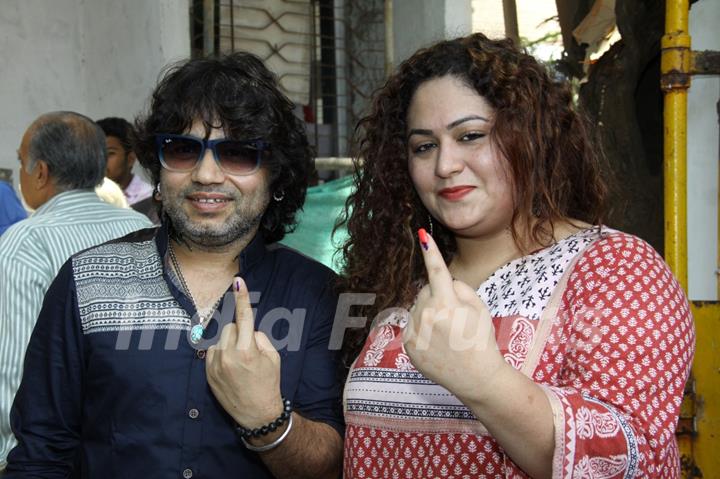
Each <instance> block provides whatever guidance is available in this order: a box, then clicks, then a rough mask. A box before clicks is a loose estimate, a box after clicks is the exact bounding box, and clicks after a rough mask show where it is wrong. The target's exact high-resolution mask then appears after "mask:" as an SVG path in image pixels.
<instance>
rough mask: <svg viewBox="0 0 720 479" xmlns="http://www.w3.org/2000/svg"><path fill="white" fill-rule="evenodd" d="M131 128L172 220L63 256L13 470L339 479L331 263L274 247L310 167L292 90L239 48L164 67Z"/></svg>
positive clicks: (46, 310)
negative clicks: (64, 260) (148, 102)
mask: <svg viewBox="0 0 720 479" xmlns="http://www.w3.org/2000/svg"><path fill="white" fill-rule="evenodd" d="M137 125H138V131H137V134H136V138H135V142H134V147H135V152H136V153H137V155H138V158H139V161H140V162H141V164H142V165H143V166H144V167H145V168H146V169H147V171H148V172H149V174H150V177H151V178H152V181H153V183H154V184H155V185H156V197H157V198H158V199H159V201H160V203H161V205H162V209H161V226H160V227H159V228H157V229H148V230H143V231H141V232H138V233H136V234H133V235H129V236H127V237H125V238H123V239H121V240H118V241H114V242H111V243H107V244H105V245H102V246H99V247H96V248H92V249H90V250H87V251H85V252H83V253H80V254H78V255H76V256H74V257H73V258H72V260H71V261H70V262H68V263H66V264H65V266H64V267H63V268H62V270H61V271H60V273H59V275H58V277H57V279H56V280H55V282H54V284H53V285H52V286H51V288H50V290H49V291H48V294H47V296H46V299H45V303H44V306H43V310H42V312H41V313H40V318H39V320H38V324H37V326H36V328H35V331H34V333H33V338H32V340H31V342H30V346H29V349H28V354H27V356H26V363H25V368H26V371H31V372H32V374H29V373H28V374H26V375H25V376H24V377H23V381H22V384H21V387H20V391H19V393H18V395H17V398H16V401H15V404H14V406H13V411H12V423H13V431H14V433H15V435H16V437H17V438H18V442H19V445H18V447H17V448H15V449H14V450H13V451H12V452H11V453H10V456H9V465H8V469H7V472H6V477H5V478H4V479H7V478H15V477H29V476H31V475H32V477H67V475H68V474H70V473H71V472H72V473H73V474H75V475H78V476H82V477H90V478H94V477H101V476H102V477H103V479H105V478H114V477H162V478H165V477H167V478H176V477H182V478H184V479H190V478H192V477H210V478H220V477H253V478H263V477H273V476H274V477H313V478H316V477H328V478H330V477H338V475H339V473H340V464H341V459H342V458H341V453H342V439H341V438H342V434H343V426H342V419H341V410H340V387H339V384H338V377H337V373H338V369H339V368H338V367H337V351H334V350H331V349H330V348H329V344H328V343H329V338H330V332H331V329H332V321H333V317H334V314H335V307H336V303H337V298H336V296H335V294H334V293H333V284H332V283H333V280H334V278H333V274H332V272H331V271H330V270H329V269H327V268H325V267H324V266H322V265H320V264H319V263H316V262H314V261H312V260H310V259H308V258H306V257H304V256H302V255H300V254H298V253H296V252H294V251H292V250H289V249H287V248H284V247H280V246H277V245H276V244H275V243H276V242H277V241H279V240H280V239H282V237H283V236H284V234H285V232H286V231H288V230H290V229H291V228H292V226H293V224H294V217H295V213H296V211H297V210H298V209H299V208H300V207H301V206H302V204H303V201H304V197H305V191H306V187H307V182H308V178H309V177H310V174H311V171H312V155H311V150H310V148H309V146H308V142H307V138H306V136H305V132H304V125H303V124H302V122H300V121H299V120H298V119H297V118H296V117H295V116H294V115H293V105H292V103H291V102H290V101H289V100H288V99H287V98H286V97H285V96H284V95H282V93H280V91H279V90H278V86H277V81H276V79H275V77H274V76H273V75H272V74H271V73H270V72H269V71H268V70H267V69H266V68H265V66H264V65H263V64H262V62H261V61H260V60H259V59H257V58H256V57H254V56H252V55H250V54H246V53H235V54H232V55H229V56H225V57H220V58H214V59H198V60H190V61H187V62H184V63H182V64H179V65H176V66H174V67H173V68H171V69H170V70H168V71H167V72H166V74H165V76H164V77H163V79H162V80H161V81H160V83H159V85H158V86H157V88H156V90H155V92H154V94H153V97H152V104H151V106H150V110H149V112H148V114H147V115H146V116H145V117H144V118H141V119H140V120H139V121H138V122H137Z"/></svg>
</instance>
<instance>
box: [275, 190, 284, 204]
mask: <svg viewBox="0 0 720 479" xmlns="http://www.w3.org/2000/svg"><path fill="white" fill-rule="evenodd" d="M273 199H274V200H275V201H277V202H278V203H280V202H281V201H282V200H284V199H285V192H284V191H283V190H280V191H279V192H278V191H276V192H275V193H273Z"/></svg>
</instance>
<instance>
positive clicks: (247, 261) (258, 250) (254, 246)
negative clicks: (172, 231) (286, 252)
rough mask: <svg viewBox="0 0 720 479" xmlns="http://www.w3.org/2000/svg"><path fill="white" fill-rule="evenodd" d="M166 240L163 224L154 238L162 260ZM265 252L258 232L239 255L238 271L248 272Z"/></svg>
mask: <svg viewBox="0 0 720 479" xmlns="http://www.w3.org/2000/svg"><path fill="white" fill-rule="evenodd" d="M168 239H169V236H168V225H167V224H166V223H165V222H163V223H162V225H161V226H160V228H159V229H158V232H157V236H156V237H155V244H156V245H157V248H158V253H160V257H161V258H164V257H165V254H166V253H167V248H168ZM265 252H266V248H265V240H264V239H263V237H262V233H261V232H260V231H258V232H257V233H256V234H255V237H254V238H253V239H252V241H250V243H249V244H248V245H247V246H245V248H244V249H243V250H242V252H241V253H240V257H239V258H238V260H239V261H238V271H239V272H240V273H244V272H247V271H250V269H251V268H252V267H253V266H255V265H256V264H257V263H259V262H260V261H261V260H262V259H263V257H264V256H265Z"/></svg>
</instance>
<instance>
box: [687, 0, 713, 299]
mask: <svg viewBox="0 0 720 479" xmlns="http://www.w3.org/2000/svg"><path fill="white" fill-rule="evenodd" d="M718 25H720V2H718V1H717V0H700V1H699V2H697V3H695V4H694V5H693V6H692V8H691V9H690V35H691V36H692V49H693V50H720V36H718V32H717V31H718ZM718 101H720V77H718V76H717V75H716V76H706V77H701V76H695V77H693V79H692V86H691V87H690V91H689V94H688V202H687V205H688V283H689V284H688V286H689V287H688V289H689V291H688V293H689V294H688V296H689V297H690V299H695V300H717V299H718V295H717V275H716V271H717V268H718V173H719V172H718V163H719V162H720V158H719V155H720V138H719V137H718V112H717V110H716V108H717V102H718Z"/></svg>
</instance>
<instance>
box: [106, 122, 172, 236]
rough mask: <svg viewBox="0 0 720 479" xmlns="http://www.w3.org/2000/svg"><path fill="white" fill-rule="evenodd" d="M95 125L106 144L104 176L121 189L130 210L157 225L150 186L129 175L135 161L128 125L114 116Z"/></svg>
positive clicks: (130, 127)
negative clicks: (103, 133)
mask: <svg viewBox="0 0 720 479" xmlns="http://www.w3.org/2000/svg"><path fill="white" fill-rule="evenodd" d="M96 123H97V124H98V125H100V128H102V130H103V131H104V132H105V137H106V142H107V157H108V162H107V173H106V174H105V175H106V176H107V177H108V178H110V179H111V180H113V181H114V182H115V183H117V184H118V185H119V186H120V188H122V190H123V193H125V197H127V200H128V204H129V205H130V207H131V208H133V209H134V210H136V211H139V212H140V213H142V214H144V215H146V216H147V217H148V218H150V220H152V222H153V223H156V224H157V223H159V218H158V215H157V207H156V205H155V202H154V200H153V187H152V186H151V185H150V184H149V183H148V182H146V181H145V180H143V179H142V177H140V176H139V175H136V174H133V172H132V170H133V166H134V165H135V161H136V160H137V155H136V154H135V152H134V151H133V149H132V146H131V144H130V135H131V133H132V125H130V123H129V122H128V121H127V120H125V119H123V118H117V117H108V118H103V119H101V120H98V121H97V122H96Z"/></svg>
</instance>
